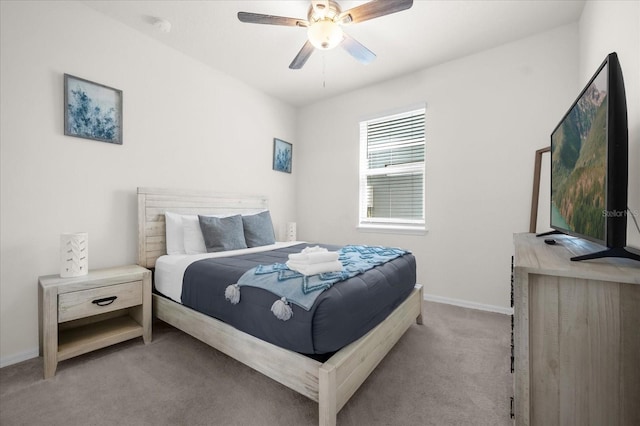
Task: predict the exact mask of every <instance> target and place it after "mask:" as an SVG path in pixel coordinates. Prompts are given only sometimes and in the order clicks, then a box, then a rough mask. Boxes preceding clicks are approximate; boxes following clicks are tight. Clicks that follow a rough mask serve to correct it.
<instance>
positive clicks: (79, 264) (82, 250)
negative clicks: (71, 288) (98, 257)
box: [60, 232, 89, 278]
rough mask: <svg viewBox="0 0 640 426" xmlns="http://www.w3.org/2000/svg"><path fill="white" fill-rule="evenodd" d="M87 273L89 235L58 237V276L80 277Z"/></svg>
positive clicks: (83, 233) (78, 234)
mask: <svg viewBox="0 0 640 426" xmlns="http://www.w3.org/2000/svg"><path fill="white" fill-rule="evenodd" d="M88 272H89V234H87V233H86V232H76V233H74V234H62V235H60V276H61V277H63V278H68V277H80V276H83V275H87V273H88Z"/></svg>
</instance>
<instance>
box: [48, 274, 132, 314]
mask: <svg viewBox="0 0 640 426" xmlns="http://www.w3.org/2000/svg"><path fill="white" fill-rule="evenodd" d="M141 304H142V281H134V282H129V283H124V284H116V285H109V286H105V287H98V288H92V289H89V290H80V291H74V292H71V293H63V294H60V295H58V322H59V323H60V322H65V321H71V320H74V319H78V318H84V317H88V316H92V315H98V314H103V313H106V312H111V311H116V310H118V309H124V308H129V307H131V306H137V305H141Z"/></svg>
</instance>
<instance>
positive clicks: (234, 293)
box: [224, 284, 240, 305]
mask: <svg viewBox="0 0 640 426" xmlns="http://www.w3.org/2000/svg"><path fill="white" fill-rule="evenodd" d="M224 298H225V299H227V300H228V301H229V302H231V304H232V305H237V304H238V302H240V286H239V285H238V284H231V285H230V286H229V287H227V289H226V290H225V291H224Z"/></svg>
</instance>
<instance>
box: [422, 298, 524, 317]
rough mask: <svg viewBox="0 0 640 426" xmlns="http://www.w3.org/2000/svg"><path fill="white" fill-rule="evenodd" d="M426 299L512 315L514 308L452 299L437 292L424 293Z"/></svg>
mask: <svg viewBox="0 0 640 426" xmlns="http://www.w3.org/2000/svg"><path fill="white" fill-rule="evenodd" d="M424 300H426V301H428V302H437V303H445V304H447V305H454V306H460V307H462V308H469V309H477V310H480V311H487V312H497V313H499V314H504V315H512V314H513V308H505V307H503V306H495V305H485V304H484V303H477V302H470V301H468V300H462V299H451V298H449V297H442V296H436V295H435V294H428V293H425V294H424Z"/></svg>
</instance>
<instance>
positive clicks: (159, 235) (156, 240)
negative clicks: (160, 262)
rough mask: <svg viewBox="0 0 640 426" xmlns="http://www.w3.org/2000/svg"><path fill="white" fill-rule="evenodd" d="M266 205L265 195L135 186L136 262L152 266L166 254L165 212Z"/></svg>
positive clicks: (219, 210) (227, 210)
mask: <svg viewBox="0 0 640 426" xmlns="http://www.w3.org/2000/svg"><path fill="white" fill-rule="evenodd" d="M267 208H268V202H267V198H266V197H264V196H257V195H232V194H223V193H219V192H212V191H202V190H185V189H168V188H138V264H139V265H140V266H144V267H145V268H153V267H154V266H155V264H156V259H157V258H158V257H160V256H162V255H163V254H167V245H166V240H165V222H164V213H165V212H166V211H169V212H173V213H180V214H225V213H257V212H260V211H262V210H266V209H267Z"/></svg>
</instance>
